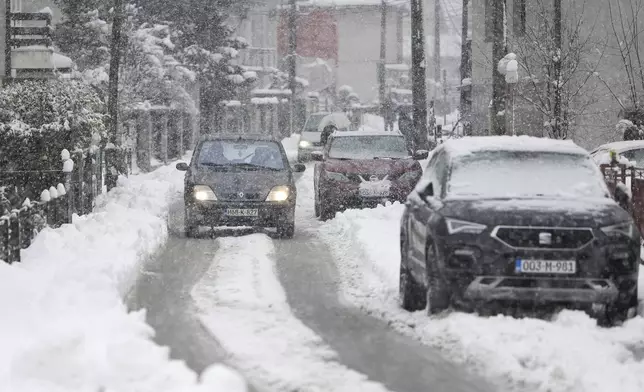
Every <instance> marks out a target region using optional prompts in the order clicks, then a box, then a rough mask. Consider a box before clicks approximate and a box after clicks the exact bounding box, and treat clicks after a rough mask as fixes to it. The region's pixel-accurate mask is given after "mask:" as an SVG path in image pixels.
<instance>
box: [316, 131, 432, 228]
mask: <svg viewBox="0 0 644 392" xmlns="http://www.w3.org/2000/svg"><path fill="white" fill-rule="evenodd" d="M427 155H428V151H423V150H419V151H417V152H416V154H415V156H410V155H409V151H408V150H407V145H406V143H405V138H404V137H403V136H402V135H401V134H400V133H398V132H384V131H372V130H363V131H354V132H335V133H334V134H333V135H331V138H330V140H329V142H328V143H327V145H326V146H325V148H324V151H322V152H314V153H313V154H312V157H313V159H314V160H316V161H320V162H319V163H317V164H316V165H315V173H314V188H315V214H316V216H318V217H321V218H322V219H323V220H326V219H329V218H331V217H333V216H334V215H335V212H336V211H341V210H343V209H346V208H353V207H372V206H375V205H377V204H379V203H383V202H385V201H404V200H405V199H406V198H407V195H408V194H409V192H411V190H412V189H414V186H416V183H417V182H418V180H419V179H420V177H421V175H422V173H423V171H422V167H421V166H420V164H419V163H418V160H421V159H426V158H427Z"/></svg>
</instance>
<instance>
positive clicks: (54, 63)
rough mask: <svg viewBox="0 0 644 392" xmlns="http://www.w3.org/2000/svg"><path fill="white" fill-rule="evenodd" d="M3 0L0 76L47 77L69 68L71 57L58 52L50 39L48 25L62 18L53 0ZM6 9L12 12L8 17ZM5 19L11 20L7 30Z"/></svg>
mask: <svg viewBox="0 0 644 392" xmlns="http://www.w3.org/2000/svg"><path fill="white" fill-rule="evenodd" d="M6 1H7V0H0V3H1V4H0V53H3V54H5V56H2V57H1V58H0V79H2V80H4V79H5V78H6V77H7V76H8V77H12V78H47V77H54V76H55V75H56V74H57V73H69V72H71V68H72V65H73V64H72V61H71V59H70V58H68V57H66V56H64V55H62V54H60V53H57V52H56V51H55V50H54V47H53V42H52V41H51V34H50V32H51V28H52V26H53V25H54V23H56V21H58V20H60V18H61V15H60V12H59V11H58V9H57V8H56V7H55V5H54V3H53V1H51V0H10V3H9V4H7V3H6ZM8 11H9V12H10V14H11V15H12V16H10V17H9V18H7V17H6V15H7V12H8ZM7 19H10V20H11V21H12V22H11V23H12V26H11V29H10V30H8V29H7V25H6V20H7ZM8 31H10V32H11V34H10V35H9V36H7V32H8ZM7 45H11V47H12V50H11V52H10V54H11V55H10V56H7V55H6V54H7V51H6V47H7ZM7 60H10V61H11V64H10V65H7Z"/></svg>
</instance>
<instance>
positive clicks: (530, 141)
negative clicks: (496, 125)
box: [443, 136, 588, 156]
mask: <svg viewBox="0 0 644 392" xmlns="http://www.w3.org/2000/svg"><path fill="white" fill-rule="evenodd" d="M443 146H444V148H445V150H446V151H447V152H448V153H450V155H456V156H458V155H467V154H471V153H474V152H480V151H536V152H557V153H562V154H577V155H587V154H588V152H587V151H586V150H584V149H583V148H581V147H579V146H578V145H576V144H575V143H573V142H572V141H570V140H554V139H547V138H540V137H532V136H471V137H464V138H460V139H449V140H447V141H446V142H445V143H443Z"/></svg>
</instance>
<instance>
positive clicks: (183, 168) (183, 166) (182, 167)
mask: <svg viewBox="0 0 644 392" xmlns="http://www.w3.org/2000/svg"><path fill="white" fill-rule="evenodd" d="M176 168H177V170H180V171H188V168H189V166H188V164H187V163H185V162H179V163H177V166H176Z"/></svg>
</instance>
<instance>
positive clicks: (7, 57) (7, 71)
mask: <svg viewBox="0 0 644 392" xmlns="http://www.w3.org/2000/svg"><path fill="white" fill-rule="evenodd" d="M4 12H5V14H4V18H5V19H4V23H5V35H4V42H5V47H4V77H5V83H7V81H9V80H10V79H11V38H12V37H13V32H12V31H11V30H12V27H13V26H12V25H13V22H12V21H11V1H10V0H5V11H4Z"/></svg>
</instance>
